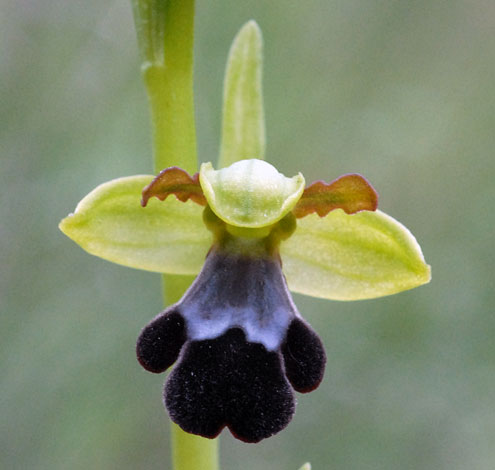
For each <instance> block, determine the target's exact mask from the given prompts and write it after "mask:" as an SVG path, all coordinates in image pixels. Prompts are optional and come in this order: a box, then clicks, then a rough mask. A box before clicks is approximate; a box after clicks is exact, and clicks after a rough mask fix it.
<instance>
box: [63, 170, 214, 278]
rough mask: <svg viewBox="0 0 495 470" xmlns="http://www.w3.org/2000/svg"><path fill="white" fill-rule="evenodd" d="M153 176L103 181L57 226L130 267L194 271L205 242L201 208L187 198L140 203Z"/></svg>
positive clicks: (207, 239)
mask: <svg viewBox="0 0 495 470" xmlns="http://www.w3.org/2000/svg"><path fill="white" fill-rule="evenodd" d="M152 179H153V176H148V175H138V176H131V177H128V178H119V179H115V180H112V181H109V182H107V183H104V184H102V185H100V186H98V187H97V188H96V189H94V190H93V191H92V192H91V193H89V194H88V195H87V196H86V197H85V198H84V199H82V201H81V202H80V203H79V204H78V205H77V207H76V210H75V211H74V213H73V214H70V215H69V216H68V217H66V218H65V219H63V220H62V222H61V223H60V225H59V228H60V230H62V232H63V233H65V235H67V236H68V237H69V238H71V239H72V240H74V241H75V242H76V243H77V244H78V245H80V246H81V247H82V248H83V249H85V250H86V251H87V252H89V253H91V254H93V255H95V256H99V257H100V258H103V259H106V260H108V261H112V262H114V263H118V264H122V265H124V266H129V267H132V268H138V269H145V270H147V271H155V272H162V273H173V274H196V273H198V272H199V271H200V269H201V266H202V264H203V261H204V259H205V256H206V254H207V252H208V249H209V248H210V245H211V235H210V233H209V232H208V231H207V230H205V227H204V225H203V220H202V212H203V208H202V207H201V206H199V205H198V204H196V203H194V202H192V201H187V202H180V201H178V200H177V199H176V198H168V199H167V201H166V202H161V201H159V200H158V199H152V200H150V201H149V202H148V205H147V207H145V208H143V207H141V204H140V199H141V191H142V190H143V187H145V186H146V185H148V184H149V183H150V182H151V180H152Z"/></svg>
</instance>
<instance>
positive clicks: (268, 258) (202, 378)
mask: <svg viewBox="0 0 495 470" xmlns="http://www.w3.org/2000/svg"><path fill="white" fill-rule="evenodd" d="M260 51H261V36H260V33H259V29H258V27H257V26H256V24H255V23H253V22H250V23H248V24H247V25H246V26H245V27H244V28H243V29H242V30H241V32H240V33H239V35H238V37H237V38H236V41H235V42H234V45H233V48H232V49H231V54H230V59H229V64H228V69H227V80H226V86H225V90H226V91H225V105H224V134H223V142H222V153H221V158H220V168H218V169H216V170H215V169H214V167H213V165H212V164H211V163H205V164H203V165H201V168H200V171H199V173H196V174H194V175H190V174H188V173H187V172H186V171H185V170H182V169H181V168H179V167H170V168H166V169H164V170H163V171H161V172H160V174H159V175H158V176H156V177H154V176H153V175H137V176H131V177H125V178H119V179H116V180H113V181H110V182H108V183H105V184H102V185H101V186H99V187H97V188H96V189H95V190H93V191H92V192H91V193H89V194H88V195H87V196H86V197H85V198H84V199H83V200H82V201H81V202H80V203H79V204H78V206H77V207H76V210H75V212H74V213H73V214H71V215H69V216H68V217H67V218H65V219H64V220H63V221H62V222H61V224H60V228H61V230H62V231H63V232H64V233H65V234H66V235H67V236H69V237H70V238H71V239H72V240H74V241H75V242H76V243H78V244H79V245H80V246H81V247H82V248H83V249H85V250H86V251H88V252H89V253H91V254H93V255H96V256H99V257H101V258H104V259H106V260H109V261H112V262H115V263H118V264H122V265H124V266H129V267H133V268H138V269H144V270H148V271H154V272H160V273H171V274H194V275H197V277H196V280H195V281H194V282H193V284H192V285H191V286H190V288H189V289H188V290H187V292H186V293H185V294H184V295H183V297H182V298H181V299H180V300H179V301H178V302H177V303H175V304H173V305H171V306H169V307H168V308H167V309H166V310H165V311H163V312H162V313H160V314H159V315H158V316H157V317H155V318H154V319H153V320H151V322H150V323H149V324H148V325H147V326H145V327H144V329H143V330H142V332H141V334H140V336H139V339H138V342H137V348H136V350H137V357H138V360H139V362H140V364H141V365H142V366H143V367H144V368H145V369H146V370H149V371H151V372H155V373H161V372H163V371H165V370H166V369H168V368H170V367H171V366H172V365H173V364H174V363H175V366H174V367H173V369H172V372H171V373H170V374H169V376H168V379H167V381H166V384H165V391H164V401H165V406H166V408H167V410H168V412H169V414H170V417H171V419H172V420H173V421H174V422H176V423H177V424H178V425H179V426H180V427H181V428H182V429H184V430H185V431H187V432H190V433H193V434H198V435H201V436H204V437H208V438H213V437H215V436H217V435H218V434H219V433H220V432H221V431H222V429H223V428H225V427H228V428H229V429H230V431H231V432H232V434H233V435H234V436H235V437H237V438H238V439H241V440H243V441H246V442H258V441H260V440H262V439H264V438H267V437H269V436H271V435H273V434H275V433H277V432H279V431H280V430H281V429H283V428H284V427H285V426H286V425H287V424H288V423H289V421H290V420H291V418H292V415H293V413H294V410H295V396H294V391H297V392H301V393H306V392H310V391H312V390H314V389H315V388H316V387H318V385H319V383H320V382H321V380H322V378H323V373H324V367H325V361H326V359H325V351H324V348H323V345H322V342H321V340H320V339H319V337H318V335H317V334H316V333H315V332H314V330H313V329H312V328H311V326H310V325H309V324H308V323H307V322H306V321H305V320H304V319H303V318H302V316H301V315H300V313H299V311H298V310H297V307H296V306H295V304H294V302H293V300H292V297H291V294H290V292H289V291H293V292H298V293H301V294H306V295H310V296H314V297H320V298H325V299H331V300H359V299H369V298H375V297H380V296H385V295H390V294H394V293H397V292H401V291H403V290H406V289H411V288H413V287H416V286H419V285H421V284H424V283H426V282H428V281H429V279H430V269H429V266H428V265H427V264H426V263H425V260H424V258H423V255H422V253H421V249H420V247H419V245H418V243H417V242H416V240H415V238H414V237H413V235H412V234H411V233H410V232H409V230H408V229H407V228H406V227H404V226H403V225H401V224H400V223H399V222H397V221H396V220H394V219H393V218H392V217H390V216H388V215H386V214H384V213H383V212H380V211H379V210H377V204H378V198H377V194H376V192H375V190H374V189H373V187H372V186H371V185H370V183H369V182H368V181H367V180H366V179H365V178H363V177H362V176H360V175H357V174H351V175H344V176H341V177H340V178H337V179H335V180H334V181H333V182H331V183H326V182H324V181H317V182H314V183H312V184H309V185H306V182H305V180H304V177H303V175H302V174H300V173H299V174H298V175H295V176H293V177H286V176H284V175H283V174H281V173H280V172H279V171H278V170H277V169H275V168H274V167H273V166H272V165H270V164H269V163H266V162H265V161H263V160H262V158H263V153H264V121H263V117H262V106H261V104H260V103H261V102H260V99H261V98H260V94H261V91H260V76H259V74H260V73H261V72H260V68H261V58H260V56H261V52H260ZM246 103H248V104H250V106H248V111H246ZM225 163H229V164H228V165H226V164H225ZM328 176H329V175H327V174H323V175H321V177H322V178H323V179H325V180H327V179H328Z"/></svg>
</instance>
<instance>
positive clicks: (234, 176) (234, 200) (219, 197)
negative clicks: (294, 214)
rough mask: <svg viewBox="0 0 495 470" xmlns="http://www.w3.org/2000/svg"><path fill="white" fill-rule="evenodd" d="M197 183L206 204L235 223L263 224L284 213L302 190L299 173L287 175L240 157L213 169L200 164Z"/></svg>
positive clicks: (230, 222) (295, 201)
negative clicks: (198, 182)
mask: <svg viewBox="0 0 495 470" xmlns="http://www.w3.org/2000/svg"><path fill="white" fill-rule="evenodd" d="M199 175H200V176H199V178H200V183H201V187H202V188H203V192H204V195H205V197H206V200H207V201H208V204H209V205H210V208H211V210H212V211H213V212H215V214H216V215H217V216H218V217H220V219H222V220H223V221H224V222H227V223H228V224H231V225H234V226H237V227H250V228H258V227H266V226H267V225H271V224H274V223H275V222H277V221H278V220H280V219H281V218H282V217H283V216H284V215H286V214H287V213H288V212H289V211H290V210H291V209H292V208H293V207H294V206H295V205H296V203H297V201H298V200H299V198H300V197H301V195H302V193H303V191H304V177H303V176H302V175H301V173H299V174H298V175H296V176H294V177H293V178H287V177H286V176H284V175H282V174H281V173H279V172H278V171H277V169H276V168H275V167H273V166H272V165H270V164H269V163H266V162H264V161H262V160H256V159H253V160H241V161H239V162H236V163H234V164H233V165H231V166H229V167H227V168H222V169H221V170H218V171H215V170H214V169H213V167H212V165H211V163H204V164H203V165H201V171H200V173H199Z"/></svg>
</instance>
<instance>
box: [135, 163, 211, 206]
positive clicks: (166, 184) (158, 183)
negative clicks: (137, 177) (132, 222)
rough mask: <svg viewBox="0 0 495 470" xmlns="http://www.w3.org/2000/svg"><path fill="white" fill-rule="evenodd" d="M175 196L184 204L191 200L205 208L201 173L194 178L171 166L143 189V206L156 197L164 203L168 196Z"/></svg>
mask: <svg viewBox="0 0 495 470" xmlns="http://www.w3.org/2000/svg"><path fill="white" fill-rule="evenodd" d="M170 194H174V195H175V197H176V198H177V199H178V200H179V201H182V202H186V201H187V200H188V199H191V200H192V201H194V202H195V203H197V204H199V205H201V206H205V205H206V199H205V197H204V196H203V190H202V189H201V186H200V184H199V173H196V174H194V175H193V176H192V177H191V176H190V175H189V173H188V172H187V171H185V170H183V169H182V168H179V167H177V166H171V167H170V168H166V169H165V170H162V171H161V172H160V173H159V174H158V176H157V177H156V178H155V179H154V180H153V181H152V182H151V183H150V184H149V185H148V186H146V188H144V189H143V193H142V195H143V198H142V199H141V205H142V206H143V207H145V206H146V204H148V200H149V199H150V198H151V197H153V196H155V197H157V198H158V199H160V201H164V200H165V199H166V198H167V196H169V195H170Z"/></svg>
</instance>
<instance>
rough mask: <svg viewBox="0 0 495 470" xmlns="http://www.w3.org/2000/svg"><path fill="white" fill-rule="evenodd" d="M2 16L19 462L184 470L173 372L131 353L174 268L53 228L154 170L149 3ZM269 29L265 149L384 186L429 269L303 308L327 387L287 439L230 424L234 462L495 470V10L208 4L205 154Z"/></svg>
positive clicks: (3, 220)
mask: <svg viewBox="0 0 495 470" xmlns="http://www.w3.org/2000/svg"><path fill="white" fill-rule="evenodd" d="M0 8H1V11H0V44H1V50H0V54H1V71H0V76H1V83H0V86H1V111H0V112H1V128H0V136H1V144H0V145H1V153H0V159H1V160H0V175H1V185H0V244H1V245H0V262H1V269H0V305H1V310H0V315H1V316H0V335H1V339H0V389H1V392H0V418H1V420H0V429H1V430H0V468H2V469H50V470H55V469H89V468H91V469H120V470H124V469H137V468H140V469H151V470H152V469H170V463H169V462H170V460H169V452H170V451H169V444H168V434H169V430H168V428H169V424H168V421H167V417H166V415H165V412H164V410H163V408H162V404H161V393H162V391H161V389H162V382H163V380H164V377H163V376H156V375H153V374H149V373H147V372H145V371H144V370H143V369H141V367H140V366H139V365H138V364H137V361H136V360H135V357H134V343H135V339H136V336H137V334H138V332H139V331H140V328H141V327H142V326H143V325H144V324H145V323H146V322H147V321H148V320H149V319H150V318H151V317H153V316H154V315H155V314H156V313H157V312H158V311H160V310H161V297H160V288H159V285H160V281H159V277H158V276H156V275H153V274H149V273H145V272H140V271H134V270H131V269H125V268H122V267H119V266H116V265H112V264H110V263H107V262H104V261H102V260H99V259H97V258H94V257H92V256H89V255H87V254H86V253H85V252H83V251H82V250H81V249H80V248H78V247H77V246H76V245H75V244H74V243H72V242H71V241H70V240H69V239H67V238H65V237H64V236H63V235H62V234H61V233H60V232H59V231H58V229H57V224H58V222H59V220H60V219H61V218H62V217H64V216H65V215H67V214H68V213H69V212H70V211H72V210H73V209H74V207H75V205H76V204H77V202H78V201H79V200H80V199H81V198H82V197H83V196H84V195H85V194H86V193H87V192H89V191H90V190H91V189H93V188H94V187H95V186H96V185H98V184H100V183H102V182H104V181H107V180H109V179H112V178H115V177H119V176H125V175H132V174H135V173H149V172H150V171H151V156H150V136H149V121H148V110H147V103H146V97H145V93H144V87H143V85H142V82H141V79H140V75H139V63H138V56H137V48H136V41H135V35H134V27H133V23H132V17H131V8H130V5H129V2H128V1H109V0H88V1H85V2H77V1H73V0H69V1H67V0H65V1H62V0H52V1H50V2H47V1H40V2H34V1H26V0H25V1H16V2H2V4H1V7H0ZM251 18H255V19H256V20H257V21H258V22H259V24H260V26H261V28H262V30H263V32H264V38H265V59H266V65H265V73H264V86H265V103H266V114H267V130H268V134H267V136H268V152H267V153H268V159H269V160H270V161H271V162H272V163H274V164H275V165H276V166H277V167H278V168H279V169H280V170H281V171H283V172H284V173H285V174H288V175H292V174H295V173H296V172H297V171H299V170H301V171H303V172H304V174H305V176H306V179H307V180H308V181H312V180H314V179H320V178H325V179H327V180H331V179H333V178H335V177H337V176H338V175H340V174H342V173H346V172H360V173H362V174H363V175H366V177H367V178H368V179H369V180H370V181H371V182H372V183H373V184H374V186H375V187H376V188H377V189H378V191H379V193H380V197H381V201H380V202H381V209H382V210H384V211H385V212H387V213H389V214H391V215H392V216H394V217H396V218H397V219H399V220H400V221H401V222H403V223H404V224H405V225H406V226H408V227H409V228H410V229H411V230H412V232H413V233H414V234H415V236H416V237H417V239H418V241H419V242H420V243H421V245H422V247H423V250H424V254H425V257H426V259H427V261H428V262H429V264H431V265H432V269H433V280H432V282H431V284H429V285H427V286H424V287H421V288H419V289H416V290H413V291H409V292H405V293H402V294H399V295H395V296H392V297H388V298H383V299H379V300H371V301H361V302H353V303H339V302H327V301H322V300H314V299H310V298H305V297H302V296H295V300H296V303H297V304H298V305H299V307H300V310H301V312H302V313H303V314H304V315H305V317H306V318H307V319H308V321H309V322H310V323H311V324H312V325H313V326H314V327H315V329H317V330H318V331H319V333H320V335H321V336H322V339H323V341H324V343H325V345H326V348H327V354H328V366H327V372H326V377H325V380H324V382H323V384H322V385H321V387H320V388H319V389H318V390H317V391H315V392H314V393H311V394H309V395H303V396H300V397H299V405H298V410H297V413H296V416H295V418H294V420H293V422H292V423H291V425H290V426H289V427H288V428H287V429H286V430H285V431H284V432H282V433H280V434H279V435H278V436H276V437H273V438H271V439H268V440H266V441H264V442H263V443H261V444H259V445H247V444H243V443H240V442H237V441H234V439H232V438H231V436H230V435H229V433H224V434H223V435H222V439H221V452H222V456H221V462H222V468H223V469H224V470H245V469H250V470H251V469H252V470H256V469H273V470H282V469H283V470H297V469H298V468H299V466H300V465H302V464H303V463H304V462H305V461H308V460H310V461H311V462H312V464H313V469H314V470H354V469H358V470H361V469H366V470H372V469H373V470H374V469H377V470H378V469H379V470H389V469H390V470H396V469H401V470H409V469H410V470H428V469H432V470H433V469H435V470H442V469H445V470H447V469H448V470H457V469H463V470H464V469H470V470H473V469H474V470H491V469H493V468H495V446H494V445H493V442H495V345H494V337H495V316H494V300H495V299H494V286H493V284H494V281H493V277H494V264H495V256H494V253H493V246H494V225H495V224H494V217H493V206H494V204H495V189H494V188H495V186H494V184H493V178H494V177H495V163H494V148H495V137H494V136H495V87H494V83H495V82H494V77H495V35H494V34H493V32H494V29H495V3H494V2H493V1H491V0H470V1H468V0H464V1H462V0H444V1H441V0H437V1H431V0H419V1H414V2H411V1H405V0H395V1H394V0H376V1H370V0H318V1H316V0H307V1H305V2H296V1H285V2H260V1H254V0H244V1H243V2H227V1H214V0H210V1H205V2H198V8H197V35H196V75H195V86H196V97H197V128H198V139H199V141H198V143H199V152H200V157H201V159H202V160H204V161H206V160H212V159H215V158H216V155H217V149H218V142H219V133H220V107H221V93H222V92H221V90H222V77H223V68H224V65H225V60H226V56H227V52H228V48H229V45H230V42H231V40H232V38H233V36H234V35H235V33H236V31H237V30H238V29H239V28H240V26H241V25H242V24H243V23H244V22H245V21H246V20H248V19H251ZM198 470H200V469H198Z"/></svg>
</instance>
